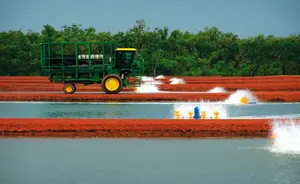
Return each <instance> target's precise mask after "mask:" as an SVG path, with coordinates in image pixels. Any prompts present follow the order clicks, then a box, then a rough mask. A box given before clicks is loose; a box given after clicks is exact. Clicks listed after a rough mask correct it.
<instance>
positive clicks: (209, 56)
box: [0, 20, 300, 76]
mask: <svg viewBox="0 0 300 184" xmlns="http://www.w3.org/2000/svg"><path fill="white" fill-rule="evenodd" d="M45 41H49V42H54V41H55V42H61V41H69V42H74V41H87V42H90V41H117V42H119V43H120V45H119V46H120V47H135V48H137V50H138V52H139V53H140V54H141V55H142V56H143V58H144V60H145V75H150V76H152V75H160V74H162V75H176V76H183V75H184V76H211V75H221V76H257V75H299V74H300V34H299V35H290V36H288V37H274V36H272V35H271V36H267V37H265V36H264V35H258V36H256V37H252V38H246V39H241V38H239V37H238V36H237V35H234V34H233V33H223V32H221V31H220V30H219V29H218V28H216V27H212V28H206V29H205V30H204V31H200V32H198V33H197V34H192V33H189V32H182V31H180V30H174V31H172V32H170V33H169V30H168V28H167V27H165V28H162V29H159V28H156V29H154V30H150V28H148V27H147V26H146V24H145V22H144V21H143V20H140V21H137V24H136V25H135V26H134V27H133V28H132V29H129V30H128V31H126V32H118V33H116V34H112V33H109V32H99V33H98V32H96V30H95V29H94V28H88V29H82V28H81V25H75V24H73V25H71V26H63V27H62V30H59V31H58V30H55V29H54V28H53V27H52V26H51V25H45V26H44V28H43V30H42V31H41V33H38V32H33V31H29V32H28V33H26V34H25V33H23V32H22V31H21V30H19V31H9V32H1V33H0V53H1V55H0V75H41V69H40V60H39V57H40V56H39V43H41V42H45Z"/></svg>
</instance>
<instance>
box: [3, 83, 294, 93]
mask: <svg viewBox="0 0 300 184" xmlns="http://www.w3.org/2000/svg"><path fill="white" fill-rule="evenodd" d="M156 86H157V87H158V89H159V90H160V91H208V90H210V89H212V88H214V87H217V86H219V87H223V88H225V89H226V90H227V91H235V90H237V89H249V90H251V91H300V82H290V83H287V82H278V83H215V84H174V85H172V84H158V85H156ZM76 89H77V91H91V92H97V91H98V92H102V88H101V85H100V84H93V85H88V86H84V85H83V84H77V85H76ZM62 90H63V84H58V83H52V84H51V83H39V84H37V83H26V82H24V83H0V91H20V92H25V91H27V92H30V91H35V92H36V91H62ZM123 91H134V88H133V87H126V88H124V89H123Z"/></svg>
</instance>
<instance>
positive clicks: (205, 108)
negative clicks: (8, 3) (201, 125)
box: [173, 102, 228, 119]
mask: <svg viewBox="0 0 300 184" xmlns="http://www.w3.org/2000/svg"><path fill="white" fill-rule="evenodd" d="M195 107H198V108H199V114H200V116H201V113H202V112H205V113H206V117H205V119H215V115H214V112H219V115H218V116H219V117H218V118H219V119H227V118H228V115H227V108H226V107H225V106H224V105H222V104H214V103H205V102H202V103H184V104H175V105H174V106H173V115H174V118H175V111H179V112H180V119H189V112H192V113H193V114H194V108H195Z"/></svg>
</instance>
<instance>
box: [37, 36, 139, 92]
mask: <svg viewBox="0 0 300 184" xmlns="http://www.w3.org/2000/svg"><path fill="white" fill-rule="evenodd" d="M40 62H41V69H42V72H43V73H44V74H45V75H48V78H49V80H50V82H58V83H64V87H63V91H64V92H65V93H66V94H73V93H75V91H76V84H84V85H90V84H101V87H102V90H103V91H104V92H105V93H107V94H117V93H119V92H120V91H122V89H123V87H139V86H140V85H141V78H142V75H143V74H144V60H143V58H142V57H141V56H140V55H138V53H137V50H136V49H135V48H118V47H117V43H116V42H59V43H53V42H51V43H50V42H45V43H41V44H40Z"/></svg>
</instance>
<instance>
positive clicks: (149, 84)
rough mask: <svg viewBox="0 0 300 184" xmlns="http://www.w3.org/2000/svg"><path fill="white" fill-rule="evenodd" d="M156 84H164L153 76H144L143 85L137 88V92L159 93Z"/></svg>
mask: <svg viewBox="0 0 300 184" xmlns="http://www.w3.org/2000/svg"><path fill="white" fill-rule="evenodd" d="M156 84H163V83H162V82H161V81H156V80H155V79H154V78H153V77H148V76H143V77H142V84H141V87H137V88H136V92H137V93H157V92H159V89H158V87H157V86H156Z"/></svg>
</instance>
